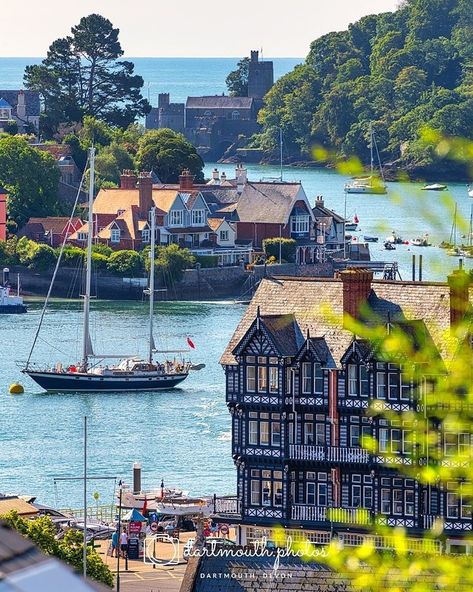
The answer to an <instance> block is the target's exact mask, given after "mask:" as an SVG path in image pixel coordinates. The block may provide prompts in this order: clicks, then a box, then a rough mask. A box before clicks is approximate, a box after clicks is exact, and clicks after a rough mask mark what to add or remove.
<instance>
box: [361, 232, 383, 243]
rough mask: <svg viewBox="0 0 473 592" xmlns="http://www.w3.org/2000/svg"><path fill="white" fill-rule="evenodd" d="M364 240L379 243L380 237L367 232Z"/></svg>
mask: <svg viewBox="0 0 473 592" xmlns="http://www.w3.org/2000/svg"><path fill="white" fill-rule="evenodd" d="M363 240H365V241H366V242H367V243H377V242H378V240H379V238H378V237H377V236H370V235H367V234H365V235H364V237H363Z"/></svg>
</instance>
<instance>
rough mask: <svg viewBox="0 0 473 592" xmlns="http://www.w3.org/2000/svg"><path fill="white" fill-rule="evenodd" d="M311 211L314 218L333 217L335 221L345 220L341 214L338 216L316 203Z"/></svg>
mask: <svg viewBox="0 0 473 592" xmlns="http://www.w3.org/2000/svg"><path fill="white" fill-rule="evenodd" d="M312 212H313V213H314V216H315V217H316V218H333V219H334V220H335V222H339V223H343V222H345V218H343V216H340V215H339V214H337V213H336V212H334V211H333V210H329V209H328V208H326V207H325V206H320V205H316V206H315V208H312Z"/></svg>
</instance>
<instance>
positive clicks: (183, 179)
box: [179, 169, 194, 191]
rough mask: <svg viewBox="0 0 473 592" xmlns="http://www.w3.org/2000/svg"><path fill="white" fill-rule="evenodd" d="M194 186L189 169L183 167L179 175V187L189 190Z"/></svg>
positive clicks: (182, 189) (192, 176)
mask: <svg viewBox="0 0 473 592" xmlns="http://www.w3.org/2000/svg"><path fill="white" fill-rule="evenodd" d="M193 187H194V175H191V172H190V170H189V169H184V170H183V171H182V173H181V174H180V175H179V189H180V190H181V191H186V190H187V191H189V190H192V189H193Z"/></svg>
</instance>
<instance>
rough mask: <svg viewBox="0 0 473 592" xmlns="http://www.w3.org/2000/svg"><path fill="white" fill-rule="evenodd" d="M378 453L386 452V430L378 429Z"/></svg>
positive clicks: (387, 431)
mask: <svg viewBox="0 0 473 592" xmlns="http://www.w3.org/2000/svg"><path fill="white" fill-rule="evenodd" d="M378 444H379V451H380V452H388V451H389V450H388V445H389V430H388V429H386V428H380V430H379V438H378Z"/></svg>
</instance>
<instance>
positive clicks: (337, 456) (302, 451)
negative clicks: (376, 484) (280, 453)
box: [289, 444, 370, 463]
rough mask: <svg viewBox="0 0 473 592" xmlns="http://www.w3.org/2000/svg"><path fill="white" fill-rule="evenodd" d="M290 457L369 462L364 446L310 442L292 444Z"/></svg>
mask: <svg viewBox="0 0 473 592" xmlns="http://www.w3.org/2000/svg"><path fill="white" fill-rule="evenodd" d="M289 458H290V459H292V460H314V461H323V460H327V461H331V462H347V463H367V462H369V458H370V456H369V452H368V451H367V450H364V449H363V448H341V447H338V446H331V447H325V446H312V445H309V444H290V445H289Z"/></svg>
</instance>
